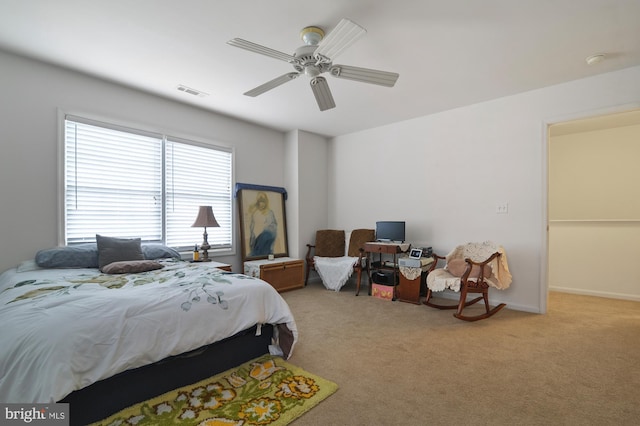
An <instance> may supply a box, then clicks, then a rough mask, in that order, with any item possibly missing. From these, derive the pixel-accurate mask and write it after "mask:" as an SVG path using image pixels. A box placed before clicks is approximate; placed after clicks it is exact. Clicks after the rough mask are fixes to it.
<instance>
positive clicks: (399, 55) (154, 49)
mask: <svg viewBox="0 0 640 426" xmlns="http://www.w3.org/2000/svg"><path fill="white" fill-rule="evenodd" d="M342 18H349V19H351V20H353V21H355V22H357V23H358V24H360V25H361V26H363V27H365V28H366V29H367V34H366V35H365V36H364V37H362V38H361V39H359V40H358V41H357V42H356V43H355V44H354V45H353V46H351V47H350V48H349V49H348V50H346V51H345V52H344V53H342V55H340V56H339V58H337V59H336V60H335V61H334V63H340V64H345V65H352V66H359V67H365V68H373V69H380V70H385V71H392V72H397V73H399V74H400V78H399V79H398V82H397V83H396V85H395V87H393V88H387V87H381V86H376V85H370V84H364V83H359V82H353V81H348V80H343V79H336V78H334V77H332V76H330V75H327V77H326V78H327V80H328V82H329V85H330V87H331V90H332V92H333V97H334V99H335V102H336V104H337V106H336V108H334V109H331V110H328V111H324V112H320V111H319V110H318V107H317V105H316V102H315V98H314V97H313V94H312V92H311V89H310V87H309V82H308V79H307V78H306V77H300V78H298V79H296V80H293V81H291V82H289V83H286V84H285V85H283V86H280V87H277V88H275V89H273V90H271V91H269V92H267V93H265V94H263V95H261V96H259V97H256V98H250V97H247V96H243V93H244V92H245V91H247V90H249V89H252V88H254V87H256V86H258V85H260V84H262V83H265V82H266V81H268V80H271V79H273V78H275V77H278V76H280V75H282V74H285V73H287V72H290V71H292V70H293V69H292V68H291V66H290V65H289V64H287V63H286V62H282V61H279V60H276V59H273V58H269V57H266V56H263V55H258V54H255V53H251V52H248V51H245V50H242V49H238V48H235V47H231V46H229V45H227V44H226V42H227V41H228V40H230V39H232V38H234V37H239V38H244V39H246V40H250V41H253V42H256V43H259V44H262V45H264V46H267V47H270V48H273V49H276V50H279V51H282V52H285V53H290V54H292V53H293V51H294V50H295V49H296V48H297V47H299V46H301V45H302V44H303V43H302V41H301V39H300V38H299V32H300V30H301V29H302V28H304V27H306V26H310V25H315V26H320V27H322V28H324V29H325V31H330V30H331V29H332V28H333V27H334V26H335V25H336V24H337V23H338V22H339V21H340V19H342ZM639 18H640V0H395V1H393V2H391V1H383V0H379V1H371V0H348V1H345V0H322V1H316V2H308V1H299V0H268V1H267V0H246V1H241V0H216V1H213V0H180V1H177V0H92V1H87V0H56V1H51V0H0V48H1V49H4V50H7V51H11V52H16V53H20V54H23V55H25V56H29V57H34V58H37V59H41V60H44V61H47V62H51V63H55V64H59V65H62V66H65V67H69V68H72V69H76V70H79V71H82V72H86V73H89V74H92V75H96V76H99V77H102V78H106V79H109V80H112V81H116V82H119V83H122V84H125V85H128V86H131V87H135V88H139V89H141V90H145V91H148V92H152V93H155V94H158V95H161V96H165V97H168V98H172V99H175V100H178V101H181V102H185V103H189V104H193V105H197V106H199V107H202V108H205V109H209V110H212V111H216V112H218V113H222V114H226V115H229V116H233V117H237V118H241V119H244V120H248V121H252V122H257V123H260V124H264V125H267V126H269V127H273V128H276V129H279V130H283V131H288V130H292V129H301V130H306V131H310V132H315V133H318V134H321V135H326V136H336V135H341V134H346V133H351V132H354V131H359V130H363V129H367V128H373V127H377V126H381V125H384V124H388V123H393V122H398V121H402V120H407V119H411V118H414V117H419V116H424V115H428V114H433V113H436V112H439V111H443V110H448V109H452V108H456V107H460V106H464V105H470V104H473V103H477V102H481V101H484V100H489V99H494V98H498V97H502V96H507V95H511V94H515V93H520V92H524V91H527V90H531V89H536V88H541V87H545V86H549V85H553V84H558V83H562V82H566V81H570V80H575V79H579V78H583V77H588V76H592V75H595V74H600V73H604V72H609V71H613V70H618V69H622V68H626V67H630V66H636V65H640V24H638V20H639ZM594 53H605V54H606V55H607V60H605V61H604V62H601V63H599V64H597V65H591V66H589V65H587V64H586V62H585V58H586V57H587V56H589V55H592V54H594ZM179 84H183V85H185V86H188V87H191V88H194V89H197V90H200V91H203V92H206V93H208V94H209V96H207V97H195V96H192V95H188V94H185V93H183V92H180V91H178V90H177V89H176V87H177V86H178V85H179Z"/></svg>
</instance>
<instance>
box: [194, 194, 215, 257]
mask: <svg viewBox="0 0 640 426" xmlns="http://www.w3.org/2000/svg"><path fill="white" fill-rule="evenodd" d="M207 226H209V227H214V228H217V227H219V226H220V225H219V224H218V221H217V220H216V217H215V216H214V215H213V209H212V208H211V206H200V209H199V210H198V217H196V221H195V222H193V225H191V227H198V228H202V227H204V234H203V235H202V237H203V239H204V240H203V241H202V244H200V249H201V250H202V261H203V262H208V261H209V260H210V259H209V249H210V248H211V246H210V245H209V241H207Z"/></svg>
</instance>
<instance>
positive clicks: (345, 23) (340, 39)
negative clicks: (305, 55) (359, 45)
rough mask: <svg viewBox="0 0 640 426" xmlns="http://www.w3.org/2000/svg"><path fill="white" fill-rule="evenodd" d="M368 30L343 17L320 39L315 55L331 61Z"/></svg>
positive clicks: (325, 60)
mask: <svg viewBox="0 0 640 426" xmlns="http://www.w3.org/2000/svg"><path fill="white" fill-rule="evenodd" d="M366 32H367V30H365V29H364V28H362V27H361V26H360V25H358V24H356V23H355V22H353V21H350V20H349V19H343V20H341V21H340V22H339V23H338V25H336V27H335V28H334V29H333V30H331V32H329V34H327V35H326V36H325V37H324V38H323V39H322V40H321V41H320V43H319V44H318V47H317V49H316V50H315V51H314V52H313V56H314V57H315V58H316V60H318V61H319V62H326V63H329V62H331V61H333V60H334V59H335V58H336V56H338V55H339V54H340V53H342V51H343V50H345V49H346V48H347V47H349V46H351V45H352V44H353V43H354V42H355V41H356V40H357V39H359V38H360V37H362V36H363V35H364V34H366Z"/></svg>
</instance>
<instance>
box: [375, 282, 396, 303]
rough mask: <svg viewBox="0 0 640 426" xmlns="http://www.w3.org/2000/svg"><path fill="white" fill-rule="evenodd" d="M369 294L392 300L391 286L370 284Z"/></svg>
mask: <svg viewBox="0 0 640 426" xmlns="http://www.w3.org/2000/svg"><path fill="white" fill-rule="evenodd" d="M371 295H372V296H373V297H377V298H378V299H382V300H393V286H392V285H382V284H371Z"/></svg>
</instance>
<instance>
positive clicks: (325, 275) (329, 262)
mask: <svg viewBox="0 0 640 426" xmlns="http://www.w3.org/2000/svg"><path fill="white" fill-rule="evenodd" d="M313 261H314V262H315V268H316V271H318V275H320V279H322V284H324V286H325V287H326V288H327V289H329V290H335V291H340V289H341V288H342V286H344V285H345V284H346V282H347V280H348V279H349V277H351V274H353V266H354V265H355V264H356V263H357V262H358V258H357V257H351V256H342V257H319V256H315V257H314V258H313Z"/></svg>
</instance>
